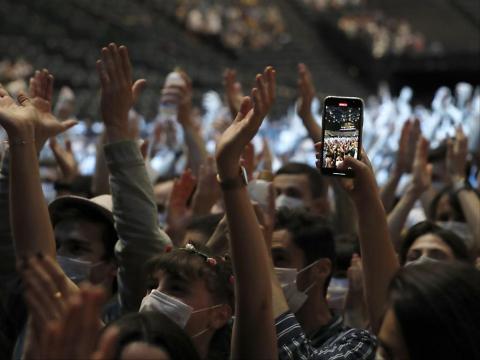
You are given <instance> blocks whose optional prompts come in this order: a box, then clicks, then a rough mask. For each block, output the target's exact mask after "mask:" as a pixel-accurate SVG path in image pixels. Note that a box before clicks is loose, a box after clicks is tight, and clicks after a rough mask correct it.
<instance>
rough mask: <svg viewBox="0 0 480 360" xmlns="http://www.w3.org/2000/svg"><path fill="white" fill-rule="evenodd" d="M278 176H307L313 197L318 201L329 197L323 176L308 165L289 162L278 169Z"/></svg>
mask: <svg viewBox="0 0 480 360" xmlns="http://www.w3.org/2000/svg"><path fill="white" fill-rule="evenodd" d="M278 175H307V176H308V181H309V183H310V191H311V192H312V197H313V198H314V199H316V198H320V197H325V196H326V195H327V184H326V182H325V180H324V178H323V176H322V175H321V174H320V172H319V171H318V170H317V169H315V168H313V167H311V166H309V165H307V164H302V163H297V162H289V163H287V164H285V165H283V166H282V167H281V168H280V169H278V171H277V172H276V173H275V176H278Z"/></svg>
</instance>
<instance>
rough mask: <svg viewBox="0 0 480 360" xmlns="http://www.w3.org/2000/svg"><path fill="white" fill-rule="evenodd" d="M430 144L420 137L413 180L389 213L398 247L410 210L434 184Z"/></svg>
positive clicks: (394, 239) (392, 237)
mask: <svg viewBox="0 0 480 360" xmlns="http://www.w3.org/2000/svg"><path fill="white" fill-rule="evenodd" d="M428 145H429V144H428V141H427V140H426V139H425V138H424V137H420V139H419V140H418V142H417V149H416V152H415V160H414V162H413V167H412V174H413V178H412V182H411V183H410V184H409V185H408V187H407V189H406V191H405V193H404V194H403V196H402V197H401V199H400V201H399V202H398V203H397V204H396V205H395V207H394V208H393V210H392V211H391V212H390V214H388V230H389V232H390V239H391V240H392V242H393V245H394V246H395V248H396V249H398V248H399V247H400V240H401V232H402V229H403V227H404V226H405V221H406V220H407V216H408V214H409V213H410V210H412V208H413V205H415V202H416V201H417V200H418V199H420V196H421V195H422V194H423V192H425V191H426V190H427V189H428V188H429V187H430V186H431V184H432V165H429V164H428Z"/></svg>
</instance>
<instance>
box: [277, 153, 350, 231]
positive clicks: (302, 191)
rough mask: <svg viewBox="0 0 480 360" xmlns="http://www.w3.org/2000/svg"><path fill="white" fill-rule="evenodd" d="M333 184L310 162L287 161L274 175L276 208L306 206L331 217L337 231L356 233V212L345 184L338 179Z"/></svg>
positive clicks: (312, 210)
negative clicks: (343, 185) (338, 181)
mask: <svg viewBox="0 0 480 360" xmlns="http://www.w3.org/2000/svg"><path fill="white" fill-rule="evenodd" d="M331 185H332V186H331V187H329V186H330V184H329V181H328V180H327V179H326V178H325V177H324V176H322V175H321V174H320V172H319V171H318V170H317V169H315V168H313V167H311V166H309V165H307V164H302V163H297V162H290V163H287V164H285V165H284V166H282V167H281V168H280V169H279V170H278V171H277V172H276V173H275V176H274V178H273V186H274V189H275V193H276V199H275V207H276V208H277V209H278V208H280V207H282V206H283V207H287V208H290V209H296V208H305V209H307V210H308V211H309V212H311V213H313V214H316V215H321V216H324V217H327V218H330V219H331V220H332V226H333V227H334V229H335V234H337V235H340V234H355V230H356V225H355V224H356V221H355V217H356V214H355V211H354V208H353V206H352V203H351V201H350V200H349V198H348V196H347V195H346V194H345V191H344V190H343V189H342V188H341V187H339V186H337V184H336V183H335V182H334V183H332V184H331ZM329 190H333V192H330V191H329ZM330 195H333V196H330Z"/></svg>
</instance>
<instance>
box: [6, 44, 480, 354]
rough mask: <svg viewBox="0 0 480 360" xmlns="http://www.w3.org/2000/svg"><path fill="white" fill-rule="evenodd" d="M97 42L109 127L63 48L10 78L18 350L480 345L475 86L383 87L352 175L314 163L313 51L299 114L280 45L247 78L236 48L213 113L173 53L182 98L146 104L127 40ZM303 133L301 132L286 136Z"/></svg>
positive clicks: (446, 349)
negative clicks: (155, 106) (59, 86)
mask: <svg viewBox="0 0 480 360" xmlns="http://www.w3.org/2000/svg"><path fill="white" fill-rule="evenodd" d="M98 57H99V60H97V62H96V70H97V76H98V78H99V81H100V93H99V101H100V104H101V124H102V125H101V126H100V125H98V124H97V126H96V127H95V126H93V125H91V124H85V123H82V122H81V121H80V120H79V119H77V118H76V116H75V113H74V106H73V103H74V97H72V94H73V92H72V91H69V90H66V89H63V90H62V91H61V94H60V96H59V99H60V100H61V101H60V104H59V103H57V104H56V105H55V106H53V104H52V99H53V94H54V89H56V88H55V87H54V76H53V74H51V73H50V72H49V71H48V70H47V69H41V70H37V71H35V73H34V74H33V75H32V77H31V78H30V79H29V82H28V85H29V86H28V91H27V92H19V93H18V94H17V96H16V97H15V98H14V97H12V94H11V93H10V92H9V91H8V90H7V89H6V88H4V87H0V126H1V128H2V129H3V131H4V133H5V134H6V135H5V139H4V140H2V154H1V158H2V163H1V173H0V213H1V216H0V258H1V260H2V261H1V262H0V280H1V281H0V284H1V285H0V286H1V287H0V305H1V306H0V353H1V354H4V357H5V358H14V359H20V358H22V359H27V360H30V359H73V358H76V359H95V360H106V359H230V358H233V359H277V358H278V359H285V360H286V359H290V360H292V359H332V360H333V359H339V358H342V359H360V358H361V359H413V360H416V359H429V358H434V359H454V358H455V359H456V358H459V359H460V358H461V359H475V358H478V357H480V344H479V342H478V339H479V338H480V327H479V325H478V324H480V311H478V310H479V304H480V273H479V269H478V268H479V267H480V227H479V224H480V197H479V191H480V181H479V180H480V179H479V177H480V174H479V171H478V169H479V161H480V147H479V142H478V139H479V137H480V135H479V131H478V130H479V129H478V126H479V115H480V109H478V99H479V97H480V94H479V93H478V92H476V93H474V92H473V88H472V87H471V86H470V85H468V86H470V87H469V88H468V89H469V91H467V96H465V89H466V88H467V87H468V86H467V85H466V84H462V85H461V86H460V87H459V88H457V90H459V91H457V96H456V98H455V101H453V97H452V96H451V94H450V93H448V92H447V91H446V90H445V89H443V90H442V91H441V93H442V94H440V95H438V96H439V100H437V101H434V104H433V106H432V107H433V110H432V111H430V110H428V109H425V108H422V109H421V110H422V111H420V109H416V110H415V112H414V113H415V114H416V115H418V117H419V118H420V119H421V121H420V120H419V119H412V118H410V116H411V114H412V108H411V106H410V98H411V95H412V94H411V92H410V93H409V92H408V89H407V90H404V91H402V93H401V94H400V97H399V98H398V99H393V98H392V97H391V96H390V95H389V94H388V93H387V92H386V91H385V90H384V89H383V90H382V91H381V93H380V95H381V96H380V100H378V98H376V99H373V98H372V99H369V100H368V101H367V106H366V109H365V116H364V124H365V127H364V137H363V140H364V145H365V146H364V148H363V149H362V150H361V156H360V157H359V158H357V157H356V156H352V155H356V154H352V153H349V152H348V149H347V148H346V147H345V146H347V145H348V146H347V147H350V145H352V146H353V145H355V144H354V142H353V143H352V142H351V140H350V139H347V140H346V141H343V140H341V141H342V147H343V155H344V156H343V159H342V161H337V160H339V159H336V160H335V162H336V163H335V165H336V167H337V168H339V169H347V168H349V169H352V170H353V172H354V177H353V178H352V179H349V180H348V181H344V180H345V179H341V180H338V179H336V178H335V177H326V176H323V175H321V174H320V172H319V171H318V169H317V167H319V166H320V161H319V160H320V159H321V154H322V152H323V151H324V146H327V147H330V145H331V144H330V143H327V142H326V143H325V144H324V143H323V142H322V129H321V127H320V125H319V123H318V121H317V120H316V117H317V116H318V114H317V112H316V111H315V110H314V109H315V106H314V105H315V103H317V106H318V101H316V100H315V97H316V89H315V85H314V84H313V81H312V76H311V73H310V71H309V69H308V68H307V66H305V65H304V64H300V65H299V66H298V70H297V71H298V86H299V98H298V101H297V103H296V105H295V107H294V111H295V113H296V114H295V118H294V120H292V121H289V122H286V121H285V120H284V119H283V120H282V119H280V120H278V121H270V122H267V121H266V120H265V118H266V117H267V116H268V114H269V112H270V111H271V108H272V106H273V104H274V102H275V93H276V71H275V69H274V68H273V67H272V66H268V67H266V68H265V69H264V71H263V72H260V73H258V74H256V76H252V78H253V79H254V86H253V87H252V88H251V89H250V90H248V91H247V89H246V88H243V89H242V86H241V84H240V83H239V82H238V81H237V79H236V73H235V71H234V70H231V69H227V70H226V71H225V73H224V74H223V77H224V94H223V95H224V98H225V106H221V105H219V103H221V101H220V100H219V99H220V97H219V96H218V95H215V94H208V96H206V100H205V108H206V111H205V112H204V114H201V112H199V110H198V109H196V108H195V107H194V106H193V104H192V92H193V87H194V84H193V83H192V81H191V80H190V78H189V77H188V74H186V73H185V72H184V71H182V70H181V69H176V70H175V71H174V72H175V73H176V75H175V78H177V80H178V81H176V82H172V81H170V82H168V81H167V82H166V83H165V87H164V89H162V98H161V99H165V98H167V97H168V99H169V103H168V105H169V106H166V104H163V103H162V104H160V106H159V116H158V119H157V120H156V121H153V122H150V123H147V122H145V120H144V119H143V118H142V117H141V115H140V114H138V113H136V112H135V110H134V108H135V104H136V103H137V102H138V100H139V98H140V97H141V96H142V90H143V89H144V87H145V86H146V79H133V78H132V65H131V63H130V58H129V54H128V50H127V48H126V47H125V46H118V45H116V44H115V43H110V44H108V45H106V46H105V47H103V48H101V49H100V50H99V55H98ZM92 65H93V64H92ZM92 71H93V69H92ZM252 75H253V74H252ZM172 77H173V76H172ZM172 77H170V78H172ZM147 80H148V79H147ZM462 96H463V97H462ZM162 101H163V100H162ZM214 105H215V106H214ZM436 106H438V109H437V108H436ZM454 110H455V111H454ZM166 111H168V114H166V113H162V112H166ZM167 115H168V116H167ZM452 119H453V120H452ZM298 121H299V122H298ZM298 128H301V129H302V131H303V134H306V137H307V138H305V136H304V135H298V134H299V132H298V131H299V129H298ZM285 129H287V133H288V134H287V133H286V132H285ZM289 130H290V131H289ZM91 133H97V134H98V137H97V138H94V140H93V141H91V136H90V135H91ZM89 134H90V135H89ZM287 135H289V136H290V138H295V137H296V136H297V135H298V136H297V138H296V139H295V141H297V142H296V143H294V142H290V143H289V144H287V146H285V144H280V141H278V140H279V139H281V138H282V136H283V137H285V136H287ZM450 135H451V136H450ZM442 137H443V138H442ZM86 139H88V140H86ZM299 140H300V141H301V142H308V144H309V145H308V146H309V147H310V148H308V147H306V148H304V147H303V145H302V144H301V143H299V142H298V141H299ZM47 142H48V147H47V146H46V144H47ZM435 142H437V143H435ZM387 143H388V144H389V145H388V146H387ZM259 144H260V146H259ZM292 144H293V145H292ZM281 145H283V146H284V147H283V148H282V147H281ZM288 146H291V148H289V147H288ZM433 146H434V147H435V148H433ZM355 147H356V146H355ZM84 149H88V150H87V151H86V152H87V155H86V156H85V157H84V158H82V159H80V158H79V157H81V156H84V155H85V153H82V152H85V151H84ZM309 149H313V152H310V150H309ZM299 157H300V158H301V159H299ZM316 159H317V160H316ZM370 159H372V161H370ZM378 159H380V160H378ZM385 159H387V160H385ZM79 160H81V162H79ZM299 160H301V161H299ZM312 161H313V164H314V166H312V165H311V163H312ZM385 161H388V164H385V163H384V162H385ZM52 163H53V164H55V166H54V167H53V168H52V166H51V164H52ZM82 168H83V173H82ZM85 169H87V170H88V171H85ZM379 169H380V170H379ZM57 170H58V171H57ZM378 171H386V173H387V176H386V179H384V181H382V182H377V178H378V177H381V176H382V175H381V174H378V173H377V172H378ZM87 172H90V174H91V175H89V176H86V175H85V173H87ZM376 173H377V174H376ZM47 179H49V181H46V180H47ZM49 185H51V187H49ZM45 200H51V201H45Z"/></svg>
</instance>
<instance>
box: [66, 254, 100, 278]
mask: <svg viewBox="0 0 480 360" xmlns="http://www.w3.org/2000/svg"><path fill="white" fill-rule="evenodd" d="M57 261H58V264H59V265H60V267H61V268H62V270H63V272H64V273H65V275H67V276H68V278H69V279H70V280H72V281H73V282H74V283H75V284H79V283H80V282H82V281H85V280H89V279H90V275H91V272H92V270H93V269H94V268H95V267H96V266H98V265H101V264H103V261H99V262H97V263H95V264H93V263H92V262H91V261H85V260H78V259H74V258H70V257H66V256H57Z"/></svg>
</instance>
